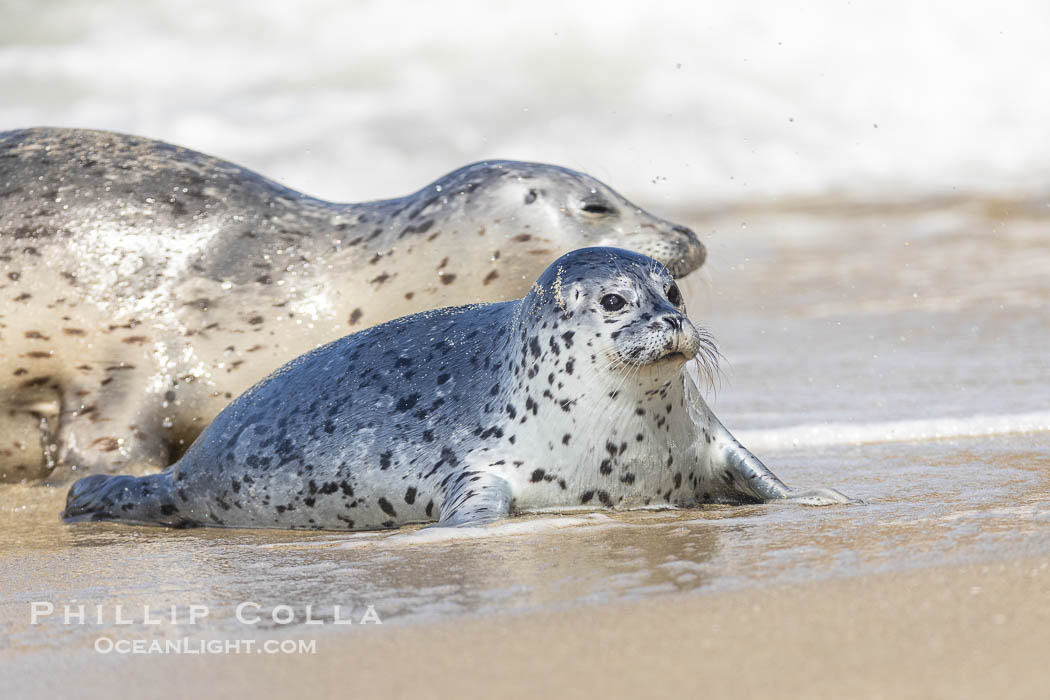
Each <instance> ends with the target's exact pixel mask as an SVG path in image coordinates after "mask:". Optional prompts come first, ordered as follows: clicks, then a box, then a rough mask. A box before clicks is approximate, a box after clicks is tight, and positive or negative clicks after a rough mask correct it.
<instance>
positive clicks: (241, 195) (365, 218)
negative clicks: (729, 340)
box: [0, 129, 705, 481]
mask: <svg viewBox="0 0 1050 700" xmlns="http://www.w3.org/2000/svg"><path fill="white" fill-rule="evenodd" d="M599 244H601V245H616V246H620V247H624V248H630V249H633V250H637V251H640V252H643V253H647V254H649V255H651V256H653V257H655V258H657V259H658V260H660V261H661V262H663V263H665V264H667V265H669V266H670V267H671V269H672V270H673V271H674V272H675V273H676V274H678V275H684V274H687V273H688V272H690V271H692V270H694V269H696V268H697V267H699V266H700V265H701V264H702V262H703V260H704V254H705V253H704V247H703V245H701V244H700V242H699V241H698V240H697V238H696V236H695V235H694V234H693V232H692V231H690V230H689V229H687V228H685V227H683V226H678V225H676V224H672V223H670V222H668V221H664V220H662V219H659V218H657V217H655V216H652V215H651V214H648V213H647V212H645V211H643V210H641V209H639V208H638V207H636V206H634V205H633V204H631V203H630V202H628V201H627V200H625V199H624V198H623V197H621V196H620V195H618V194H616V193H615V192H614V191H613V190H611V189H610V188H609V187H607V186H605V185H603V184H602V183H600V182H598V181H597V180H595V179H594V178H592V177H589V176H587V175H585V174H583V173H578V172H573V171H571V170H567V169H564V168H559V167H556V166H552V165H543V164H537V163H517V162H510V161H489V162H484V163H476V164H474V165H470V166H467V167H464V168H461V169H459V170H457V171H455V172H452V173H450V174H448V175H446V176H445V177H443V178H441V179H439V180H437V181H436V182H434V183H432V184H431V185H428V186H427V187H424V188H423V189H421V190H419V191H418V192H416V193H414V194H411V195H409V196H407V197H400V198H397V199H390V200H383V201H377V202H368V203H363V204H334V203H331V202H325V201H321V200H318V199H314V198H312V197H307V196H305V195H303V194H300V193H298V192H295V191H293V190H290V189H288V188H286V187H283V186H281V185H279V184H277V183H275V182H272V181H270V180H267V179H266V178H263V177H261V176H259V175H257V174H255V173H252V172H249V171H247V170H245V169H243V168H240V167H238V166H236V165H233V164H231V163H228V162H224V161H221V160H218V159H215V158H211V157H209V156H205V155H202V154H200V153H195V152H193V151H190V150H187V149H184V148H179V147H176V146H171V145H169V144H165V143H161V142H158V141H152V140H149V139H143V138H137V137H133V136H124V135H120V134H112V133H105V132H97V131H84V130H70V129H29V130H23V131H12V132H6V133H3V134H0V481H3V480H20V479H26V478H39V477H41V476H44V475H47V474H48V473H51V477H52V479H53V480H56V481H59V480H61V478H62V477H63V476H70V475H74V476H75V475H76V474H81V473H84V472H91V471H95V470H107V471H108V470H124V471H126V470H129V469H135V470H141V471H142V472H146V471H150V470H154V469H158V468H163V467H167V466H168V465H170V464H171V463H172V462H173V461H174V460H175V459H176V458H177V457H178V456H179V455H180V454H181V453H182V452H183V451H184V450H185V448H186V446H188V445H189V444H190V442H192V440H193V439H194V438H195V437H196V435H197V434H198V433H199V432H200V431H201V430H202V429H203V427H204V426H205V425H207V424H208V422H209V421H210V420H211V419H212V418H213V417H214V416H215V415H216V414H217V413H218V412H219V410H221V409H222V407H223V406H225V405H226V403H228V402H229V400H230V399H231V398H232V397H234V396H236V395H238V394H240V393H241V392H243V391H244V390H245V389H247V388H248V387H250V386H251V385H252V384H254V383H255V382H256V381H258V380H259V379H261V378H262V377H264V376H265V375H266V374H268V373H269V372H271V371H272V370H274V369H275V368H277V367H279V366H280V365H281V364H283V363H284V362H287V361H288V360H290V359H292V358H294V357H296V356H297V355H300V354H302V353H303V352H306V351H307V350H310V349H312V348H314V347H317V346H319V345H321V344H323V343H326V342H329V341H331V340H333V339H335V338H338V337H340V336H342V335H344V334H345V333H347V332H348V331H352V330H358V329H361V328H364V327H366V326H371V325H374V324H377V323H380V322H383V321H386V320H389V319H391V318H396V317H399V316H403V315H406V314H409V313H413V312H416V311H420V310H423V309H430V308H437V307H441V306H449V305H457V304H466V303H472V302H490V301H501V300H506V299H513V298H516V297H520V296H522V295H523V294H524V293H525V292H526V291H527V290H528V285H529V284H531V281H532V280H533V279H535V277H536V276H537V275H538V274H539V273H540V272H541V271H542V270H543V269H544V268H545V267H546V266H547V265H548V264H549V263H550V262H551V261H552V260H554V259H555V258H556V257H558V256H559V255H561V254H562V253H565V252H567V251H569V250H572V249H576V248H581V247H584V246H588V245H599Z"/></svg>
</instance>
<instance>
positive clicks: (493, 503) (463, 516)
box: [432, 471, 514, 527]
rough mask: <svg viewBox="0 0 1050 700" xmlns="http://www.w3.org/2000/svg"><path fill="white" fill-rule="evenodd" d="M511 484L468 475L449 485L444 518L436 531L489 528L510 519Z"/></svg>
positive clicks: (482, 474)
mask: <svg viewBox="0 0 1050 700" xmlns="http://www.w3.org/2000/svg"><path fill="white" fill-rule="evenodd" d="M513 500H514V499H513V495H512V493H511V487H510V484H508V483H507V481H506V480H505V479H503V478H502V477H499V476H496V475H495V474H492V473H490V472H485V471H464V472H462V473H461V474H460V475H459V477H458V478H457V479H456V480H455V482H454V483H451V484H449V486H448V491H447V495H446V497H445V501H444V503H443V504H442V505H441V518H440V519H439V520H438V522H437V523H436V524H435V525H433V526H432V527H473V526H476V525H488V524H489V523H494V522H496V521H498V520H502V519H503V518H506V517H507V516H508V515H510V509H511V504H512V503H513Z"/></svg>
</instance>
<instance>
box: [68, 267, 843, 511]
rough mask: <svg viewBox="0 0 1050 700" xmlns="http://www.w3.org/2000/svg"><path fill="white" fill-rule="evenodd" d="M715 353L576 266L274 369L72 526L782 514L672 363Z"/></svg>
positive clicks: (659, 278) (652, 287) (647, 294)
mask: <svg viewBox="0 0 1050 700" xmlns="http://www.w3.org/2000/svg"><path fill="white" fill-rule="evenodd" d="M714 353H715V350H714V346H713V343H712V341H711V339H710V336H709V335H708V334H707V332H706V331H703V330H700V329H698V328H697V327H696V326H694V325H693V324H692V323H691V322H690V321H689V319H688V318H687V317H686V313H685V307H684V304H683V301H682V297H681V294H680V293H679V291H678V287H677V286H676V284H675V281H674V278H673V277H672V276H671V274H670V272H668V270H667V269H666V268H665V267H663V266H662V265H660V264H659V263H658V262H656V261H655V260H653V259H651V258H647V257H645V256H642V255H639V254H637V253H632V252H629V251H625V250H620V249H615V248H585V249H582V250H577V251H574V252H571V253H568V254H567V255H565V256H563V257H561V258H560V259H558V260H557V261H556V262H555V263H553V264H552V265H551V266H550V267H549V268H548V269H547V270H546V271H544V273H543V274H542V275H541V276H540V278H539V279H538V280H537V281H536V283H535V285H534V286H533V288H532V290H531V291H530V292H529V293H528V295H526V296H525V298H523V299H521V300H519V301H511V302H502V303H496V304H488V305H478V306H465V307H458V308H451V309H444V310H441V311H434V312H425V313H421V314H417V315H414V316H408V317H406V318H402V319H397V320H395V321H391V322H390V323H387V324H384V325H381V326H377V327H374V328H371V329H369V330H365V331H361V332H359V333H355V334H352V335H349V336H347V337H345V338H343V339H341V340H338V341H336V342H334V343H331V344H330V345H327V346H325V347H323V348H320V349H318V350H315V351H313V352H310V353H308V354H306V355H304V356H302V357H300V358H298V359H296V360H294V361H293V362H290V363H289V364H287V365H285V366H284V367H283V368H282V369H280V370H278V371H277V372H275V373H274V374H273V375H272V376H271V377H269V378H268V379H266V380H265V381H263V382H261V383H259V384H258V385H256V386H255V387H254V388H252V389H251V391H249V392H248V393H246V394H244V395H243V396H241V397H239V398H238V399H237V400H236V401H234V402H233V403H231V404H230V405H229V406H228V407H227V408H226V409H225V410H224V411H223V412H222V413H220V414H219V415H218V416H217V417H216V419H215V420H214V421H213V422H212V423H211V425H210V426H208V428H207V429H206V430H205V431H204V433H203V434H202V435H201V436H200V438H199V439H198V440H197V441H196V442H195V443H194V444H193V445H192V446H191V447H190V449H189V450H188V451H187V453H186V454H185V455H184V456H183V457H182V459H181V460H179V462H177V463H176V464H175V465H174V466H172V467H171V468H170V469H168V470H167V471H165V472H163V473H160V474H155V475H150V476H144V477H133V476H105V475H101V474H96V475H92V476H89V477H86V478H85V479H82V480H80V481H78V482H77V483H76V484H74V486H73V487H72V488H71V489H70V492H69V495H68V500H67V505H66V510H65V513H64V516H65V517H66V518H67V519H70V520H78V519H91V520H119V521H127V522H133V523H149V524H160V525H168V526H174V527H188V526H201V525H206V526H223V527H270V528H316V529H375V528H387V527H395V526H398V525H402V524H405V523H413V522H427V521H437V522H438V523H439V524H440V525H474V524H483V523H487V522H491V521H493V520H496V519H499V518H503V517H505V516H507V515H508V514H512V513H519V512H527V511H530V510H547V509H571V508H580V507H591V508H594V507H602V506H604V507H619V508H630V507H636V506H644V505H650V504H673V505H681V506H688V505H693V504H696V503H706V502H732V503H735V502H763V501H770V500H781V499H786V500H796V501H799V502H803V503H811V504H824V503H842V502H848V501H849V499H847V498H846V497H845V496H843V495H842V494H840V493H839V492H837V491H833V490H830V489H818V490H810V491H795V490H792V489H789V488H788V487H787V486H785V485H784V483H783V482H782V481H780V480H779V479H778V478H777V477H776V476H774V475H773V474H772V473H771V472H770V471H769V470H768V469H766V468H765V466H763V465H762V463H761V462H760V461H758V459H757V458H755V457H754V456H753V455H752V454H751V453H750V452H748V451H747V450H746V449H744V448H743V447H742V446H741V445H740V444H739V443H738V442H737V441H736V440H735V439H734V438H733V437H732V435H730V433H729V432H728V431H727V430H726V429H725V428H724V427H723V426H722V425H721V423H719V421H718V419H717V418H715V416H714V415H713V414H712V412H711V411H710V409H709V408H708V407H707V405H706V404H705V403H704V401H703V399H702V398H701V397H700V396H699V394H696V395H694V396H691V395H690V391H689V388H688V386H689V385H688V382H687V376H686V373H685V371H684V368H685V366H686V363H687V362H688V361H689V360H690V359H691V358H693V357H697V358H698V359H699V361H700V362H701V364H702V365H703V366H706V367H707V368H710V367H711V366H712V362H713V361H714V359H715V354H714Z"/></svg>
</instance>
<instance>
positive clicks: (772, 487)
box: [685, 372, 863, 506]
mask: <svg viewBox="0 0 1050 700" xmlns="http://www.w3.org/2000/svg"><path fill="white" fill-rule="evenodd" d="M685 386H686V393H687V395H691V396H689V400H688V405H689V413H690V415H691V416H692V419H693V422H694V423H695V425H696V427H697V432H696V437H695V440H696V442H697V445H696V447H697V450H696V452H697V454H705V455H706V458H707V459H708V460H709V464H708V468H709V470H710V472H711V476H712V480H713V482H714V483H715V485H716V487H717V488H718V489H719V490H720V492H721V493H720V496H721V497H722V498H724V499H726V500H730V501H733V500H737V501H739V500H742V501H751V502H759V503H767V502H771V501H790V502H791V503H797V504H799V505H806V506H830V505H837V504H843V503H845V504H861V503H863V501H861V500H859V499H856V498H850V497H849V496H847V495H845V494H843V493H841V492H840V491H836V490H835V489H831V488H812V489H797V488H792V487H790V486H788V485H787V484H785V483H784V482H783V481H781V480H780V479H779V478H778V477H777V475H776V474H774V473H773V472H771V471H770V470H769V468H768V467H766V465H764V464H763V463H762V461H761V460H760V459H759V458H758V457H756V456H755V455H753V454H752V453H751V452H750V451H749V450H748V449H747V448H746V447H744V446H743V445H741V444H740V442H739V441H737V439H736V438H735V437H733V435H732V433H730V432H729V430H727V429H726V427H725V426H724V425H722V423H721V421H719V420H718V418H717V417H716V416H715V414H714V412H713V411H712V410H711V408H710V407H709V406H708V405H707V402H706V401H704V399H703V397H702V396H701V395H700V389H699V387H698V386H697V384H696V381H695V380H694V378H693V376H692V374H691V373H690V372H686V373H685ZM700 442H703V443H705V444H704V445H703V447H701V446H700V445H699V443H700ZM705 488H706V489H708V492H710V489H711V487H710V486H706V487H705Z"/></svg>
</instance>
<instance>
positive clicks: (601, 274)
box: [519, 247, 719, 383]
mask: <svg viewBox="0 0 1050 700" xmlns="http://www.w3.org/2000/svg"><path fill="white" fill-rule="evenodd" d="M519 313H520V314H521V316H522V318H523V319H527V321H526V322H525V323H526V324H528V325H530V326H532V327H535V325H536V324H537V322H539V324H540V325H541V327H544V328H551V327H553V328H555V329H556V328H558V327H559V326H558V325H557V324H558V323H562V324H565V325H571V327H572V328H573V330H572V332H571V333H572V337H573V339H574V340H575V344H577V345H578V346H579V345H582V346H583V348H582V349H581V352H579V353H578V354H579V355H581V356H582V359H583V360H584V363H585V364H590V365H592V366H593V367H594V369H595V370H597V372H598V373H599V374H604V375H606V376H607V377H612V378H614V379H615V380H616V381H621V380H622V379H623V378H624V377H628V376H630V377H636V378H638V379H639V380H641V381H642V382H643V383H644V382H645V381H646V380H647V379H648V380H652V381H655V382H657V383H663V382H666V381H668V380H669V379H670V378H672V377H674V376H677V375H678V374H679V373H680V371H681V370H682V368H683V366H684V365H685V364H686V363H687V362H688V361H689V360H692V359H694V358H695V359H697V361H698V364H699V367H700V369H701V371H702V373H703V374H705V375H706V377H707V379H708V380H709V381H711V380H712V379H713V377H714V376H715V374H716V373H717V370H718V358H719V353H718V350H717V348H716V347H715V344H714V340H713V338H712V336H711V334H710V333H709V332H708V331H707V330H705V329H703V328H698V327H697V326H696V325H694V324H693V323H692V321H690V320H689V318H688V317H687V316H686V309H685V301H684V300H683V298H682V294H681V291H680V290H679V289H678V285H677V284H676V282H675V279H674V277H673V276H672V274H671V272H670V271H669V270H668V269H667V268H666V267H665V266H663V265H661V264H660V263H659V262H657V261H656V260H654V259H652V258H649V257H646V256H644V255H640V254H638V253H635V252H632V251H629V250H623V249H619V248H606V247H595V248H583V249H580V250H575V251H572V252H571V253H568V254H566V255H563V256H562V257H560V258H558V260H556V261H555V262H554V263H552V264H551V265H550V267H548V268H547V269H546V270H545V271H544V272H543V274H542V275H540V277H539V279H537V280H536V284H535V285H534V286H533V288H532V290H531V291H530V293H529V295H528V296H527V297H525V299H523V300H522V306H521V310H520V312H519ZM566 322H567V323H566ZM562 337H563V338H564V336H562ZM572 344H574V343H573V340H571V339H570V340H569V341H568V342H567V343H566V345H569V346H570V347H571V346H572ZM552 347H553V344H552Z"/></svg>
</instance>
